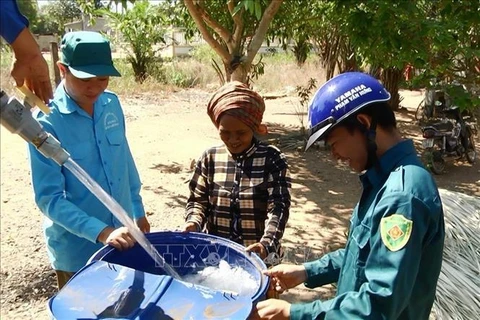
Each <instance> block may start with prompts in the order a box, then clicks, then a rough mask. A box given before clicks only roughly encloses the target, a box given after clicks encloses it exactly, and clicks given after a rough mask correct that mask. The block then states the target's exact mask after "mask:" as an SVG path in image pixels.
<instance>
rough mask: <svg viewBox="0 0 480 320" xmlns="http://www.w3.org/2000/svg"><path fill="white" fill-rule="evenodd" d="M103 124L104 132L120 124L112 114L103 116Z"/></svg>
mask: <svg viewBox="0 0 480 320" xmlns="http://www.w3.org/2000/svg"><path fill="white" fill-rule="evenodd" d="M103 124H104V126H105V131H106V130H109V129H112V128H115V127H118V126H119V125H120V122H119V121H118V118H117V116H116V115H115V114H114V113H111V112H109V113H107V114H106V115H105V118H104V120H103Z"/></svg>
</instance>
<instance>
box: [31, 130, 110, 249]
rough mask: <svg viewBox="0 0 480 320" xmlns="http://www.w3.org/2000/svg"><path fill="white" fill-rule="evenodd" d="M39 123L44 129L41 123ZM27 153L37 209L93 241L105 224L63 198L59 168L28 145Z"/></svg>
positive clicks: (62, 182) (63, 189) (64, 196)
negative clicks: (28, 154)
mask: <svg viewBox="0 0 480 320" xmlns="http://www.w3.org/2000/svg"><path fill="white" fill-rule="evenodd" d="M42 125H43V126H44V127H45V128H46V125H45V124H44V123H42ZM46 129H47V128H46ZM49 131H50V130H49ZM50 132H52V131H50ZM29 153H30V165H31V171H32V184H33V189H34V192H35V202H36V204H37V205H38V207H39V209H40V211H41V212H42V213H43V214H44V215H46V216H47V217H48V218H49V219H50V220H52V221H53V222H55V223H57V224H59V225H61V226H62V227H63V228H65V229H66V230H68V231H69V232H71V233H73V234H75V235H77V236H79V237H82V238H85V239H88V240H89V241H91V242H94V243H96V242H97V241H98V237H99V235H100V233H101V232H102V231H103V230H104V229H105V228H107V227H108V225H107V224H105V223H104V222H102V221H100V220H98V219H96V218H94V217H91V216H89V215H88V214H87V213H86V212H84V211H83V210H81V209H80V208H78V207H77V206H76V205H75V204H73V203H72V202H70V201H69V200H68V199H67V197H66V190H65V177H64V175H63V173H62V167H60V166H59V165H58V164H56V163H55V162H54V161H53V160H50V159H47V158H45V157H44V156H43V155H42V154H41V153H40V152H38V151H37V150H36V149H35V147H34V146H33V145H31V144H29Z"/></svg>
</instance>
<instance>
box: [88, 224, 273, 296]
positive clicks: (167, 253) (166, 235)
mask: <svg viewBox="0 0 480 320" xmlns="http://www.w3.org/2000/svg"><path fill="white" fill-rule="evenodd" d="M146 236H147V239H148V240H149V241H150V242H151V243H152V244H153V245H154V246H155V248H156V249H157V251H158V252H159V253H160V255H161V256H162V257H163V258H164V259H165V261H166V263H168V264H169V265H171V266H172V267H173V268H174V269H175V271H176V272H178V274H179V275H180V276H184V275H187V274H191V273H193V272H196V271H199V270H201V269H203V268H205V267H208V266H216V265H217V264H218V262H219V261H220V259H221V260H225V261H227V262H228V263H229V264H230V265H231V266H241V267H242V268H243V269H244V270H246V271H247V272H248V273H249V274H250V275H252V276H253V277H254V279H255V280H256V281H257V283H259V287H258V290H257V291H256V293H255V294H254V295H253V296H252V302H253V303H254V304H255V303H256V302H258V301H260V300H263V299H264V298H265V296H266V293H267V290H268V285H269V279H268V277H267V276H265V275H263V274H262V273H261V270H263V269H266V266H265V264H264V262H263V261H262V259H260V258H259V257H258V256H257V255H255V254H251V255H250V254H247V253H246V252H245V247H243V246H241V245H239V244H237V243H235V242H233V241H230V240H227V239H224V238H220V237H217V236H213V235H209V234H205V233H196V232H189V233H182V232H169V231H168V232H154V233H149V234H146ZM95 260H101V261H106V262H110V263H114V264H118V265H122V266H126V267H129V268H132V269H135V270H139V271H144V272H148V273H152V274H158V275H166V272H165V271H164V269H163V268H161V267H159V266H156V265H155V261H154V260H153V259H152V258H151V257H150V256H149V255H148V254H147V252H146V251H145V250H144V249H143V248H142V247H140V246H139V245H138V244H137V245H135V246H134V247H133V248H132V249H129V250H126V251H118V250H116V249H114V248H112V247H110V246H105V247H103V248H102V249H100V250H99V251H97V252H96V253H95V254H94V255H93V256H92V257H91V258H90V261H89V263H90V262H93V261H95Z"/></svg>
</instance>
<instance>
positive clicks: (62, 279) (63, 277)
mask: <svg viewBox="0 0 480 320" xmlns="http://www.w3.org/2000/svg"><path fill="white" fill-rule="evenodd" d="M55 274H56V275H57V285H58V290H60V289H62V288H63V286H64V285H65V284H66V283H67V282H68V280H70V278H71V277H73V275H74V274H75V272H68V271H61V270H55Z"/></svg>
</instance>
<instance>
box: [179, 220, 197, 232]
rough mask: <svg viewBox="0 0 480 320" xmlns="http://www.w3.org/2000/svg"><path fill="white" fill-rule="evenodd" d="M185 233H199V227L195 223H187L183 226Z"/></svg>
mask: <svg viewBox="0 0 480 320" xmlns="http://www.w3.org/2000/svg"><path fill="white" fill-rule="evenodd" d="M182 231H183V232H198V231H199V230H198V225H197V224H196V223H195V222H187V223H185V224H184V225H183V228H182Z"/></svg>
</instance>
